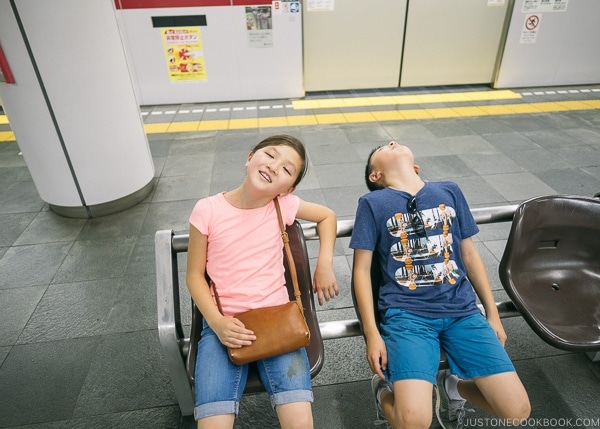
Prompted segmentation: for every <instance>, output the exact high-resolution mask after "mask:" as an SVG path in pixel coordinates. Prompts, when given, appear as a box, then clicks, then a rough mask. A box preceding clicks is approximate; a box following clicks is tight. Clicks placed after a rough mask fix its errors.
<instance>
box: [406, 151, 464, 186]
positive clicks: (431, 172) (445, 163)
mask: <svg viewBox="0 0 600 429" xmlns="http://www.w3.org/2000/svg"><path fill="white" fill-rule="evenodd" d="M417 164H418V165H419V167H420V168H421V170H420V172H419V175H420V176H421V177H422V178H423V179H424V180H429V181H437V180H453V179H454V178H456V177H463V176H474V175H475V172H474V171H473V170H471V168H470V167H469V166H468V165H467V164H466V163H465V162H464V161H463V160H462V159H461V158H460V157H459V156H457V155H445V156H422V157H420V158H419V160H418V161H417Z"/></svg>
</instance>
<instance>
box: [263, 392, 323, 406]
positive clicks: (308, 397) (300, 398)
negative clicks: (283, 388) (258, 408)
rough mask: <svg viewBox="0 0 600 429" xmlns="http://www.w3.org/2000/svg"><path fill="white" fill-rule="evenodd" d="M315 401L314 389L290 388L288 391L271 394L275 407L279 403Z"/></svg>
mask: <svg viewBox="0 0 600 429" xmlns="http://www.w3.org/2000/svg"><path fill="white" fill-rule="evenodd" d="M313 401H314V398H313V392H312V390H288V391H287V392H278V393H275V394H273V395H272V396H271V406H272V407H273V409H275V407H276V406H277V405H283V404H291V403H293V402H313Z"/></svg>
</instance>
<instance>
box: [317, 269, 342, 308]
mask: <svg viewBox="0 0 600 429" xmlns="http://www.w3.org/2000/svg"><path fill="white" fill-rule="evenodd" d="M313 290H314V291H315V293H316V294H317V298H318V300H319V305H323V304H324V302H325V301H329V300H330V299H333V298H334V297H336V296H337V295H339V294H340V290H339V289H338V284H337V280H336V278H335V274H333V268H331V267H329V268H324V267H321V266H320V265H319V264H318V263H317V268H315V278H314V279H313Z"/></svg>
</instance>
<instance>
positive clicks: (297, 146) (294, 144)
mask: <svg viewBox="0 0 600 429" xmlns="http://www.w3.org/2000/svg"><path fill="white" fill-rule="evenodd" d="M267 146H289V147H291V148H292V149H294V150H295V151H296V152H297V153H298V155H299V156H300V159H301V160H302V166H301V167H300V171H299V172H298V176H296V180H295V181H294V184H293V185H292V186H294V187H296V186H298V184H299V183H300V181H301V180H302V179H303V178H304V176H306V172H307V171H308V162H306V148H305V147H304V144H303V143H302V142H301V141H300V140H298V139H297V138H296V137H293V136H290V135H288V134H276V135H274V136H270V137H267V138H266V139H264V140H263V141H261V142H260V143H258V144H257V145H256V146H254V148H253V149H252V152H256V151H257V150H259V149H262V148H265V147H267Z"/></svg>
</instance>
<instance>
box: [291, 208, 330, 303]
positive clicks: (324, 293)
mask: <svg viewBox="0 0 600 429" xmlns="http://www.w3.org/2000/svg"><path fill="white" fill-rule="evenodd" d="M296 217H297V218H298V219H303V220H307V221H310V222H316V223H317V234H318V235H319V257H318V259H317V266H316V267H315V274H314V279H313V289H314V291H315V293H316V294H317V298H318V300H319V305H323V303H324V301H329V300H330V299H332V298H334V297H335V296H337V295H339V293H340V291H339V289H338V284H337V280H336V279H335V274H334V273H333V249H334V247H335V240H336V236H337V217H336V215H335V212H334V211H333V210H331V209H329V208H327V207H325V206H322V205H320V204H315V203H309V202H307V201H303V200H300V206H299V207H298V213H297V214H296Z"/></svg>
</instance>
